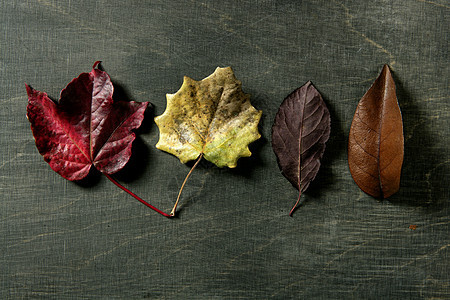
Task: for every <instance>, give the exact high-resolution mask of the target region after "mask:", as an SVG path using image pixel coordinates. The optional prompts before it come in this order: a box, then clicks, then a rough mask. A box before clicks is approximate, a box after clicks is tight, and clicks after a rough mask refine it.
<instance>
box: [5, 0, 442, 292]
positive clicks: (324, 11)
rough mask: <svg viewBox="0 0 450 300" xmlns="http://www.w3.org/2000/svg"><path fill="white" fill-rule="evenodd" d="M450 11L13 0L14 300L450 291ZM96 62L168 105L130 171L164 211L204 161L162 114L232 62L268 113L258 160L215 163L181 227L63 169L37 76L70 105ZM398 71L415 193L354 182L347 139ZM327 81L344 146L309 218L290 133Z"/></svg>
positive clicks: (430, 4)
mask: <svg viewBox="0 0 450 300" xmlns="http://www.w3.org/2000/svg"><path fill="white" fill-rule="evenodd" d="M449 13H450V4H449V2H448V1H445V0H435V1H422V0H417V1H409V0H408V1H406V0H399V1H387V0H386V1H382V0H377V1H353V0H345V1H214V2H213V1H159V0H155V1H52V0H48V1H44V0H42V1H41V0H31V1H18V0H12V1H6V0H2V1H0V22H1V24H0V25H1V26H0V32H1V35H0V36H1V38H0V74H1V75H0V91H1V94H0V101H1V104H2V108H1V110H0V122H1V123H0V124H1V129H0V134H1V135H0V193H1V196H2V197H1V201H0V266H1V272H0V298H1V299H8V298H10V299H21V298H25V299H29V298H33V299H34V298H53V299H98V298H103V299H111V298H119V299H130V298H131V299H136V298H152V299H238V298H243V299H270V298H274V299H388V298H390V299H430V298H435V299H436V298H450V292H449V286H448V282H449V280H450V279H449V272H448V270H449V262H448V257H449V251H450V247H449V244H450V235H449V219H450V217H449V213H450V211H449V203H448V199H449V198H450V197H449V187H448V178H449V175H450V171H449V157H450V156H449V150H448V149H449V148H448V145H449V144H450V137H449V136H450V133H449V128H450V126H449V125H450V124H449V120H450V116H449V111H450V107H449V105H450V104H449V103H450V101H449V95H450V93H449V84H448V78H449V75H450V70H449V63H448V62H449V51H448V35H449V23H448V16H449ZM96 60H102V61H103V67H104V69H105V70H106V71H107V72H108V73H109V74H110V76H111V78H112V80H113V82H114V84H115V91H116V96H117V98H118V99H119V98H122V99H123V98H130V99H132V100H136V101H150V102H152V104H153V106H154V109H153V114H152V113H151V112H150V113H149V115H148V116H147V117H146V121H145V122H144V123H145V124H144V125H143V127H142V128H141V129H140V130H139V131H138V138H137V140H136V142H135V145H134V154H133V157H132V159H131V161H130V163H129V165H128V166H127V167H126V168H125V169H124V170H123V171H122V172H120V173H119V174H117V175H116V177H117V179H118V180H120V181H121V182H122V183H123V184H124V185H126V186H127V187H128V188H130V189H132V190H133V191H134V192H135V193H137V194H138V195H141V196H142V197H143V198H144V199H145V200H147V201H149V202H151V203H152V204H154V205H155V206H157V207H158V208H161V209H163V210H165V211H166V212H169V210H170V208H171V207H172V204H173V202H174V200H175V198H176V196H177V193H178V189H179V187H180V184H181V182H182V180H183V179H184V177H185V175H186V174H187V172H188V170H189V167H190V166H191V164H189V163H188V164H187V165H182V164H180V162H179V160H178V159H176V158H175V157H173V156H172V155H170V154H167V153H165V152H162V151H160V150H158V149H156V148H155V147H154V145H155V144H156V142H157V141H158V128H157V126H156V125H155V124H154V122H153V117H154V116H158V115H160V114H162V113H163V112H164V110H165V106H166V98H165V94H166V93H173V92H174V91H177V90H178V89H179V87H180V86H181V84H182V78H183V76H184V75H188V76H189V77H191V78H195V79H197V80H198V79H201V78H204V77H206V76H208V75H209V74H211V72H212V71H213V70H214V69H215V68H216V67H217V66H221V67H225V66H231V67H232V68H233V70H234V72H235V74H236V77H237V78H238V79H239V80H240V81H242V83H243V90H244V92H245V93H248V94H250V95H251V103H252V105H253V106H255V107H256V109H258V110H262V111H263V112H264V113H263V115H262V118H261V122H260V125H259V131H260V133H261V135H262V137H261V139H259V140H258V141H256V142H255V143H253V144H252V145H251V146H250V150H251V151H252V153H253V154H252V156H251V157H249V158H241V159H240V160H239V162H238V165H237V167H236V168H234V169H229V168H217V167H215V166H212V165H211V164H209V163H206V161H205V162H203V163H200V165H199V166H198V168H197V169H196V170H195V173H194V174H193V175H192V177H191V178H190V180H189V184H188V185H187V186H186V187H185V189H184V191H183V202H182V203H181V204H180V207H179V211H180V213H179V218H176V219H166V218H164V217H161V216H160V215H158V214H156V213H155V212H153V211H151V210H150V209H148V208H146V207H145V206H143V205H142V204H140V203H139V202H137V201H136V200H134V199H133V198H131V197H130V196H128V195H126V194H125V193H124V192H122V191H121V190H119V189H118V188H116V187H115V186H114V185H113V184H112V183H110V182H109V181H108V180H107V179H106V178H104V177H102V176H99V175H96V174H93V176H91V177H90V179H89V180H88V181H84V182H82V183H73V182H69V181H67V180H64V179H63V178H62V177H61V176H59V175H58V174H56V173H55V172H53V171H52V170H51V169H50V167H49V166H48V165H47V164H46V163H45V162H44V161H43V159H42V157H41V156H40V155H39V153H38V152H37V149H36V147H35V145H34V140H33V137H32V134H31V130H30V128H29V127H30V126H29V123H28V121H27V120H26V117H25V110H26V102H27V97H26V91H25V86H24V83H25V82H26V83H28V84H30V85H31V86H33V87H34V88H35V89H38V90H45V91H47V92H48V94H49V95H50V96H51V97H52V98H54V99H57V98H58V97H59V92H60V90H61V89H62V88H64V87H65V86H66V85H67V83H68V82H69V81H70V80H72V79H73V78H74V77H76V76H77V75H78V74H79V73H81V72H88V71H89V70H90V68H91V66H92V64H93V63H94V62H95V61H96ZM385 63H387V64H389V65H390V67H391V69H392V72H393V76H394V80H395V82H396V86H397V96H398V101H399V104H400V108H401V111H402V115H403V121H404V133H405V160H404V165H403V170H402V179H401V183H400V191H399V192H398V193H397V194H396V195H394V196H393V197H391V198H390V199H389V200H385V201H378V200H375V199H373V198H371V197H370V196H367V195H366V194H364V193H363V192H361V191H360V190H359V188H358V187H357V186H356V184H355V183H354V182H353V180H352V178H351V175H350V173H349V170H348V166H347V155H346V147H347V146H346V145H347V136H348V132H349V129H350V124H351V120H352V117H353V113H354V111H355V109H356V105H357V103H358V101H359V99H360V98H361V97H362V95H363V94H364V93H365V91H367V89H368V88H369V87H370V85H371V84H372V82H373V81H374V80H375V78H376V77H377V75H378V73H379V71H380V69H381V67H382V66H383V64H385ZM308 80H311V81H312V82H313V83H314V85H315V86H316V87H317V89H318V90H319V91H320V93H321V94H322V96H323V98H324V100H325V102H326V103H327V106H328V108H329V109H330V112H331V125H332V129H331V137H330V140H329V142H328V144H327V150H326V151H325V155H324V160H323V164H322V168H321V170H320V172H319V174H318V177H317V178H316V181H315V182H314V183H313V184H312V185H311V186H310V188H309V190H308V192H307V193H305V195H304V196H303V197H305V202H304V204H303V206H302V207H300V208H299V209H298V210H297V211H296V213H295V215H294V216H293V217H292V218H290V217H288V216H287V215H288V212H289V209H290V208H291V206H292V205H293V203H294V202H295V200H296V197H297V194H298V192H297V191H296V190H295V189H294V188H293V187H292V186H291V185H290V184H289V182H287V180H285V178H284V177H283V176H282V175H281V174H280V172H279V170H278V166H277V163H276V159H275V155H274V154H273V151H272V149H271V146H270V135H271V126H272V122H273V120H274V117H275V114H276V112H277V110H278V107H279V105H280V104H281V102H282V101H283V99H284V98H285V97H286V96H287V95H288V94H289V93H290V92H291V91H293V90H294V89H295V88H297V87H299V86H301V85H303V84H304V83H305V82H307V81H308ZM410 225H416V226H417V228H416V229H415V230H412V229H410V228H409V226H410Z"/></svg>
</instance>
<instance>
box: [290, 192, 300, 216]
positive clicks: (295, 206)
mask: <svg viewBox="0 0 450 300" xmlns="http://www.w3.org/2000/svg"><path fill="white" fill-rule="evenodd" d="M301 197H302V192H300V193H298V199H297V202H295V205H294V207H292V209H291V211H290V212H289V217H292V214H293V213H294V210H295V209H296V208H297V205H298V203H299V202H300V198H301Z"/></svg>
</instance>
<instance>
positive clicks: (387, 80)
mask: <svg viewBox="0 0 450 300" xmlns="http://www.w3.org/2000/svg"><path fill="white" fill-rule="evenodd" d="M403 143H404V138H403V121H402V116H401V111H400V107H399V105H398V101H397V96H396V92H395V82H394V79H393V78H392V75H391V72H390V70H389V67H388V66H387V65H384V67H383V70H382V71H381V73H380V75H379V76H378V78H377V79H376V80H375V82H374V83H373V84H372V86H371V87H370V88H369V90H368V91H367V92H366V93H365V94H364V96H363V97H362V98H361V100H360V101H359V103H358V106H357V108H356V111H355V116H354V118H353V121H352V125H351V127H350V134H349V142H348V162H349V168H350V173H351V174H352V177H353V180H354V181H355V183H356V184H357V185H358V186H359V187H360V188H361V190H363V191H364V192H365V193H367V194H369V195H371V196H373V197H376V198H387V197H390V196H392V195H393V194H395V193H396V192H397V191H398V190H399V188H400V175H401V167H402V164H403V147H404V144H403Z"/></svg>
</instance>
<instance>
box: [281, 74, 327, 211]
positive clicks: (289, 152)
mask: <svg viewBox="0 0 450 300" xmlns="http://www.w3.org/2000/svg"><path fill="white" fill-rule="evenodd" d="M329 137H330V112H329V111H328V108H327V107H326V105H325V102H324V101H323V99H322V96H321V95H320V93H319V92H318V91H317V90H316V89H315V87H314V86H313V85H312V83H311V82H307V83H306V84H305V85H303V86H302V87H300V88H298V89H296V90H295V91H294V92H292V93H291V94H290V95H289V96H288V97H287V98H286V99H284V101H283V103H282V104H281V106H280V109H279V110H278V113H277V115H276V117H275V121H274V124H273V126H272V148H273V151H274V152H275V154H276V156H277V160H278V166H279V167H280V169H281V172H282V174H283V175H284V176H285V177H286V178H287V179H288V180H289V181H290V182H291V183H292V185H293V186H294V187H296V188H297V189H298V190H299V196H298V199H297V202H296V204H295V205H294V207H293V208H292V210H291V212H290V213H289V215H292V213H293V211H294V209H295V208H296V207H297V204H298V203H299V201H300V197H301V194H302V193H303V192H304V191H305V190H306V189H307V188H308V186H309V184H310V183H311V181H313V180H314V178H315V177H316V174H317V172H318V171H319V168H320V160H321V158H322V156H323V153H324V151H325V143H326V142H327V141H328V138H329Z"/></svg>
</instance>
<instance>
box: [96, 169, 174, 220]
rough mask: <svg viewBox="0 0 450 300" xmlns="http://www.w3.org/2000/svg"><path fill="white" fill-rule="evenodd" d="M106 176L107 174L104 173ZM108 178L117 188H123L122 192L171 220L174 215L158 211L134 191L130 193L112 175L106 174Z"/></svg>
mask: <svg viewBox="0 0 450 300" xmlns="http://www.w3.org/2000/svg"><path fill="white" fill-rule="evenodd" d="M103 174H105V173H103ZM105 176H106V178H108V179H109V180H111V182H112V183H114V184H115V185H116V186H118V187H119V188H121V189H122V190H124V191H125V192H126V193H128V194H129V195H131V196H132V197H134V198H135V199H136V200H138V201H139V202H141V203H142V204H144V205H145V206H148V207H150V208H151V209H153V210H154V211H156V212H157V213H159V214H161V215H163V216H164V217H168V218H171V217H172V215H169V214H166V213H165V212H163V211H161V210H159V209H157V208H156V207H154V206H153V205H151V204H150V203H148V202H146V201H145V200H143V199H141V198H140V197H139V196H138V195H136V194H135V193H133V192H132V191H130V190H129V189H127V188H126V187H124V186H123V185H121V184H120V183H118V182H117V181H116V180H115V179H114V178H112V177H111V175H108V174H105Z"/></svg>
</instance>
